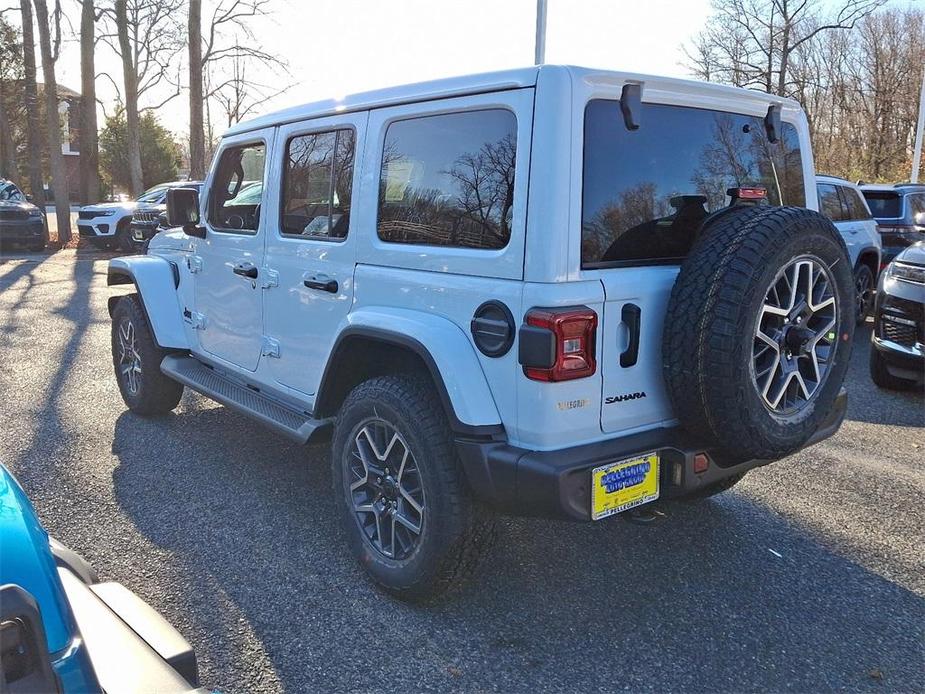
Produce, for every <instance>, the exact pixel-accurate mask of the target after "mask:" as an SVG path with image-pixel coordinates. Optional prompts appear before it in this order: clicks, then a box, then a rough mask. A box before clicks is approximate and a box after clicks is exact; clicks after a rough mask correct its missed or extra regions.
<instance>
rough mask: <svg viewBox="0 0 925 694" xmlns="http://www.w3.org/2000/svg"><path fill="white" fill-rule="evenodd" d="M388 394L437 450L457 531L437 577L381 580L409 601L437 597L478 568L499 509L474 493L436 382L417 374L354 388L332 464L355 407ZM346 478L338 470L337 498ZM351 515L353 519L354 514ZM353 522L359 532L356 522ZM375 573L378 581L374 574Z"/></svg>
mask: <svg viewBox="0 0 925 694" xmlns="http://www.w3.org/2000/svg"><path fill="white" fill-rule="evenodd" d="M383 399H386V400H389V401H391V406H392V407H394V408H395V409H396V410H399V411H400V412H402V413H403V414H404V416H405V417H406V418H407V419H408V420H410V421H411V422H414V428H415V435H416V436H417V437H419V438H420V439H422V440H423V441H425V442H426V444H425V445H426V446H427V447H429V448H430V449H431V450H430V451H428V452H427V453H428V456H429V459H428V461H427V471H428V472H429V473H431V474H432V473H433V472H435V471H436V472H437V474H438V475H439V476H440V480H441V482H440V486H441V488H442V489H443V490H445V498H444V499H443V500H442V501H443V502H444V503H445V504H446V508H444V509H443V513H444V514H445V515H446V516H447V517H448V518H449V519H450V522H449V524H448V525H449V526H450V528H451V530H450V537H448V538H446V539H445V540H444V547H445V550H444V552H443V555H442V557H441V558H440V560H439V562H438V563H437V566H436V569H435V571H434V573H433V576H432V577H429V578H428V579H425V580H421V581H417V582H410V583H408V584H404V585H394V584H392V585H385V584H383V583H381V582H378V581H377V583H379V585H380V586H381V587H382V588H383V589H385V590H386V591H387V592H389V593H391V594H392V595H394V596H395V597H397V598H399V599H401V600H403V601H407V602H425V603H426V602H431V601H434V600H436V599H439V598H440V597H442V596H443V595H445V594H446V593H449V592H452V591H453V590H455V589H457V588H458V587H459V586H460V585H462V584H463V583H464V581H465V579H466V578H468V577H469V576H471V575H472V573H473V572H474V571H475V570H476V569H477V568H478V566H479V564H480V563H481V560H482V559H483V558H484V556H485V555H486V554H487V553H488V552H489V550H490V549H491V547H492V546H493V544H494V542H495V539H496V536H497V532H496V528H497V525H496V522H495V514H494V513H493V512H492V511H491V510H490V509H488V508H487V507H485V506H484V505H482V504H480V503H479V502H477V501H476V500H475V499H473V498H472V495H471V493H470V491H469V488H468V485H467V482H466V480H465V475H464V473H463V470H462V467H461V465H460V462H459V459H458V457H457V455H456V450H455V443H454V440H453V435H452V431H451V429H450V426H449V422H448V421H447V418H446V414H445V412H444V410H443V406H442V404H441V402H440V400H439V398H438V396H437V394H436V392H435V390H434V387H433V384H432V383H431V382H430V381H429V380H428V379H426V378H424V377H422V376H419V375H417V374H393V375H386V376H378V377H375V378H372V379H370V380H368V381H365V382H363V383H361V384H360V385H358V386H357V387H356V388H354V390H353V391H351V392H350V394H349V395H348V396H347V398H346V400H345V401H344V403H343V405H342V407H341V409H340V412H339V414H338V418H337V422H336V424H335V435H334V445H333V451H332V456H331V458H332V466H334V467H335V468H337V467H339V466H341V464H342V456H341V448H342V445H344V444H345V443H346V442H342V441H341V438H342V436H346V435H347V434H349V431H348V430H347V428H346V427H347V422H346V419H347V416H348V415H349V412H350V409H351V407H352V406H353V405H354V404H355V403H369V402H376V401H381V400H383ZM393 424H397V423H394V422H393ZM415 455H416V456H417V457H418V465H419V466H420V465H421V464H422V462H421V457H420V456H421V453H420V452H415ZM341 479H342V474H341V473H340V472H339V470H337V469H335V470H334V471H333V474H332V481H333V484H334V493H335V494H336V495H337V496H336V497H335V498H337V499H340V500H341V501H340V503H345V502H344V501H343V494H344V492H343V489H342V488H341V487H342V483H341ZM432 503H433V502H431V504H432ZM431 508H433V506H432V505H431ZM431 512H433V511H431ZM348 513H352V511H348ZM350 520H351V522H353V519H352V518H351V519H350ZM349 527H350V532H353V530H354V528H353V526H349ZM371 578H373V580H376V579H375V577H374V576H371Z"/></svg>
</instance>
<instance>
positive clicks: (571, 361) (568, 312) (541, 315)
mask: <svg viewBox="0 0 925 694" xmlns="http://www.w3.org/2000/svg"><path fill="white" fill-rule="evenodd" d="M526 323H527V325H529V326H531V327H533V328H540V329H543V330H548V331H549V332H550V333H551V334H552V340H551V342H552V352H553V354H552V356H553V357H554V359H553V360H552V365H551V366H547V365H545V364H544V365H542V366H538V365H531V364H529V363H524V362H522V363H523V366H524V374H525V375H526V376H527V378H530V379H532V380H534V381H570V380H572V379H575V378H585V377H586V376H591V375H593V374H594V372H595V370H596V369H597V363H596V362H595V360H594V343H595V340H596V337H597V314H596V313H595V312H594V311H592V310H591V309H589V308H587V307H584V306H581V307H577V308H575V307H570V308H563V309H552V308H550V309H542V308H541V309H532V310H531V311H530V312H529V313H528V314H527V316H526Z"/></svg>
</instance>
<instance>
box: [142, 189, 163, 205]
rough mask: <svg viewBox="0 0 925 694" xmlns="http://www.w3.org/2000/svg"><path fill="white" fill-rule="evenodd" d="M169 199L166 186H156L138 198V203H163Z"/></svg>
mask: <svg viewBox="0 0 925 694" xmlns="http://www.w3.org/2000/svg"><path fill="white" fill-rule="evenodd" d="M166 197H167V187H166V186H154V188H149V189H148V190H146V191H145V192H144V193H142V194H141V195H139V196H138V202H156V203H159V202H162V201H163V199H164V198H166Z"/></svg>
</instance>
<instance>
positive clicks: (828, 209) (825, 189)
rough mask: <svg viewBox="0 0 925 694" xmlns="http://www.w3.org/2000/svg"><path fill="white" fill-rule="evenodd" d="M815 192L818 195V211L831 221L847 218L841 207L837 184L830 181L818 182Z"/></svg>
mask: <svg viewBox="0 0 925 694" xmlns="http://www.w3.org/2000/svg"><path fill="white" fill-rule="evenodd" d="M816 193H817V194H818V195H819V211H820V212H821V213H822V214H824V215H825V216H826V217H828V218H829V219H831V220H832V221H833V222H843V221H845V220H846V219H847V218H848V216H847V215H846V214H845V210H844V208H843V207H842V201H841V196H840V195H839V194H838V187H837V186H834V185H832V184H831V183H819V184H817V185H816Z"/></svg>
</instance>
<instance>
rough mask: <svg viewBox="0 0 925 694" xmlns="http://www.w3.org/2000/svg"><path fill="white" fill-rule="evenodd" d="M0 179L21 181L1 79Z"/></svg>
mask: <svg viewBox="0 0 925 694" xmlns="http://www.w3.org/2000/svg"><path fill="white" fill-rule="evenodd" d="M0 178H11V179H13V180H14V181H15V180H19V171H18V170H17V167H16V144H15V143H14V142H13V133H12V132H11V130H10V119H9V118H8V117H7V115H6V94H5V93H4V91H3V80H2V79H0Z"/></svg>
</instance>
